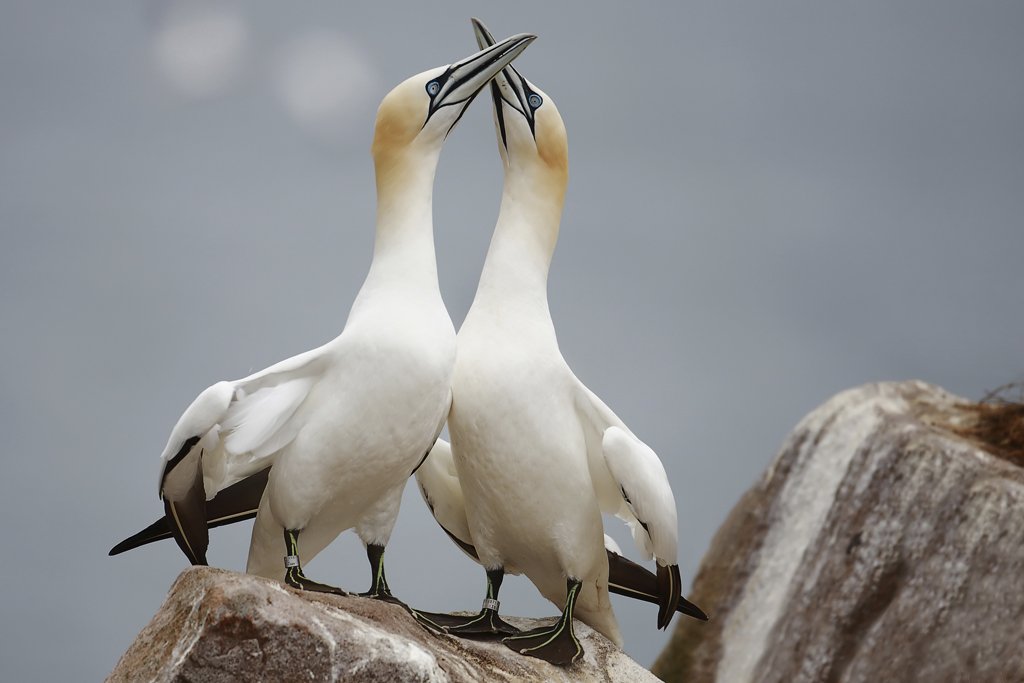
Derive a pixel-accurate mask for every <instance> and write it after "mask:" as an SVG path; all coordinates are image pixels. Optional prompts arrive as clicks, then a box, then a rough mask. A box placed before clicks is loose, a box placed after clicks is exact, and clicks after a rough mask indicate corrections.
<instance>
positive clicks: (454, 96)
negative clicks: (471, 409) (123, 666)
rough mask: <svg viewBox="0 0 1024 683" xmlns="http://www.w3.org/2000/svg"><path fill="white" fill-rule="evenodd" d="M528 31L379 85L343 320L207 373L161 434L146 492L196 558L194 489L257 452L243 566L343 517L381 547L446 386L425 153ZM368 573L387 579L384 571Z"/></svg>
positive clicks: (305, 545) (431, 154)
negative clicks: (260, 489)
mask: <svg viewBox="0 0 1024 683" xmlns="http://www.w3.org/2000/svg"><path fill="white" fill-rule="evenodd" d="M532 40H533V36H527V35H518V36H513V37H511V38H509V39H507V40H505V41H503V42H502V43H500V44H498V45H495V46H493V47H490V48H488V49H486V50H482V51H481V52H479V53H476V54H474V55H472V56H470V57H468V58H466V59H464V60H461V61H459V62H456V63H455V64H452V65H451V66H448V67H440V68H437V69H432V70H430V71H427V72H424V73H422V74H419V75H417V76H413V77H412V78H410V79H408V80H406V81H405V82H403V83H402V84H400V85H399V86H397V87H396V88H395V89H394V90H392V91H391V92H390V93H389V94H388V95H387V97H385V98H384V101H383V102H382V103H381V106H380V109H379V111H378V115H377V123H376V127H375V133H374V143H373V156H374V164H375V169H376V180H377V230H376V240H375V244H374V254H373V261H372V264H371V266H370V270H369V274H368V275H367V277H366V281H365V282H364V284H363V286H362V288H361V289H360V292H359V294H358V296H357V297H356V300H355V302H354V304H353V306H352V309H351V311H350V313H349V317H348V320H347V322H346V324H345V328H344V330H343V331H342V333H341V334H340V335H339V336H338V337H337V338H335V339H333V340H332V341H330V342H328V343H326V344H324V345H323V346H321V347H319V348H317V349H313V350H311V351H307V352H305V353H302V354H300V355H298V356H295V357H293V358H289V359H287V360H284V361H281V362H280V363H277V364H276V365H273V366H271V367H269V368H267V369H265V370H262V371H260V372H257V373H255V374H253V375H250V376H249V377H246V378H243V379H240V380H236V381H229V382H218V383H217V384H214V385H213V386H211V387H209V388H208V389H206V390H205V391H203V392H202V393H201V394H200V395H199V396H198V397H197V398H196V400H195V401H194V402H193V403H192V405H191V406H189V408H188V409H187V410H186V411H185V413H184V415H182V417H181V419H180V420H179V421H178V423H177V424H176V425H175V427H174V429H173V431H172V433H171V437H170V439H169V440H168V444H167V447H166V448H165V449H164V453H163V455H162V467H161V473H162V476H161V495H162V496H163V497H164V498H165V501H166V502H167V509H168V516H169V517H170V518H171V525H172V526H171V528H172V530H173V531H175V532H176V538H178V540H179V544H180V545H181V546H182V549H183V550H185V552H186V553H187V554H188V555H189V557H190V558H192V559H193V561H198V562H205V545H206V536H205V534H206V527H205V522H206V519H205V517H204V516H203V514H202V512H203V508H202V499H204V498H205V499H210V498H213V497H214V496H215V495H216V494H217V493H218V492H220V491H223V490H224V489H226V488H227V487H229V486H231V485H232V484H234V483H235V482H239V481H241V480H242V479H245V478H246V477H249V476H250V475H253V474H254V473H256V472H259V471H261V470H263V469H265V468H266V467H268V466H270V465H272V466H273V467H272V469H271V470H270V475H269V481H268V484H267V487H266V490H265V493H264V494H263V498H262V500H261V502H260V506H259V513H258V515H257V517H256V522H255V525H254V527H253V533H252V543H251V546H250V550H249V559H248V565H247V570H248V571H249V572H251V573H255V574H260V575H263V576H268V577H273V578H281V577H282V576H283V575H285V569H284V565H283V563H282V557H283V556H284V555H287V554H290V552H292V551H294V552H295V553H296V554H297V555H298V556H299V557H300V558H301V561H302V562H303V563H304V562H306V561H308V560H309V559H310V558H312V557H313V556H314V555H316V554H317V553H318V552H319V551H320V550H321V549H323V547H325V546H326V545H327V544H328V543H329V542H330V541H331V540H333V539H334V537H335V536H337V535H338V534H339V533H340V532H342V531H344V530H345V529H348V528H353V527H354V528H355V530H356V532H357V534H358V535H359V537H360V538H361V539H362V540H363V542H364V543H365V544H367V546H368V548H369V547H370V546H376V547H378V548H379V549H380V550H379V553H378V555H377V556H376V558H374V556H373V555H371V563H382V561H383V560H382V556H383V546H384V545H385V544H386V543H387V540H388V538H389V537H390V534H391V530H392V528H393V526H394V523H395V519H396V517H397V514H398V507H399V503H400V500H401V492H402V489H403V487H404V485H405V482H406V480H407V479H408V477H409V475H410V474H411V473H412V471H413V470H414V469H415V467H416V465H417V464H418V463H419V462H420V461H421V460H422V458H423V457H424V455H425V454H426V453H427V451H428V450H429V449H430V447H431V445H432V444H433V442H434V441H435V440H436V438H437V435H438V434H439V433H440V431H441V428H442V426H443V424H444V420H445V417H446V416H447V414H448V410H449V406H450V401H451V394H450V383H451V375H452V369H453V365H454V360H455V330H454V328H453V326H452V323H451V319H450V318H449V316H448V312H447V310H446V309H445V306H444V303H443V301H442V300H441V295H440V291H439V289H438V280H437V266H436V261H435V256H434V242H433V224H432V218H431V210H432V209H431V198H432V188H433V180H434V173H435V169H436V166H437V161H438V157H439V154H440V151H441V148H442V145H443V143H444V140H445V138H446V136H447V134H448V133H449V132H450V130H451V129H452V127H453V126H454V125H455V123H456V122H457V121H458V119H459V117H460V116H461V115H462V113H463V111H464V110H465V108H466V107H467V106H468V105H469V102H470V101H471V100H472V98H473V96H474V95H475V93H476V92H477V91H479V89H480V88H482V87H483V86H484V85H485V84H486V83H487V82H488V81H489V80H490V78H491V77H492V76H493V75H494V74H495V73H496V72H497V71H499V70H500V69H501V68H503V67H504V66H506V65H507V64H509V63H510V62H511V61H512V59H514V58H515V57H516V56H518V55H519V54H520V53H521V52H522V51H523V50H524V49H525V48H526V46H527V45H528V44H529V43H530V42H531V41H532ZM200 476H201V477H202V479H201V480H200V479H199V477H200ZM286 531H288V532H289V533H292V532H294V534H293V538H292V541H289V540H288V536H287V535H286V534H285V532H286ZM299 532H301V540H300V535H299ZM289 542H294V544H295V545H296V546H297V549H296V548H291V547H290V546H288V543H289ZM377 569H378V567H377V566H375V567H374V570H375V573H374V576H375V581H376V577H377V576H378V572H377ZM379 569H380V571H379V576H380V577H381V581H383V578H382V577H383V565H382V564H379ZM297 572H298V574H296V575H295V576H298V577H299V578H300V579H301V581H298V580H296V581H294V582H293V581H292V579H293V578H294V577H292V575H291V574H289V577H291V578H289V579H288V580H289V582H290V583H293V585H299V586H300V587H315V588H316V589H318V590H319V589H330V588H331V587H330V586H325V585H322V584H317V583H316V582H311V581H308V582H307V580H306V579H305V577H304V576H301V568H299V569H297ZM307 583H308V585H305V584H307ZM379 588H383V592H385V593H387V587H386V584H384V583H382V584H381V585H380V586H377V585H375V586H374V590H376V589H379ZM374 594H375V595H376V594H377V593H376V592H375V593H374ZM388 595H390V594H389V593H388Z"/></svg>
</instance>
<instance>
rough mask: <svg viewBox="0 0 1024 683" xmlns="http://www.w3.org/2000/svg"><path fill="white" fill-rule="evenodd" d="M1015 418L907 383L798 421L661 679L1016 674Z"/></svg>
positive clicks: (1021, 621)
mask: <svg viewBox="0 0 1024 683" xmlns="http://www.w3.org/2000/svg"><path fill="white" fill-rule="evenodd" d="M1021 427H1024V407H1022V406H1021V405H1019V404H1004V405H1002V406H1000V405H989V404H974V403H970V402H968V401H965V400H963V399H960V398H957V397H956V396H953V395H951V394H949V393H947V392H945V391H943V390H941V389H939V388H937V387H934V386H931V385H928V384H924V383H921V382H902V383H886V384H872V385H868V386H864V387H861V388H858V389H854V390H851V391H847V392H844V393H842V394H839V395H838V396H836V397H834V398H833V399H831V400H830V401H828V402H827V403H825V404H824V405H823V406H821V407H820V408H818V409H817V410H815V411H814V412H812V413H811V414H810V415H808V416H807V417H806V418H805V419H804V420H803V421H802V422H801V423H800V424H799V425H798V426H797V428H796V429H795V430H794V431H793V433H792V434H791V435H790V437H789V438H788V440H787V441H786V443H785V444H784V445H783V448H782V451H781V452H780V453H779V455H778V456H777V457H776V458H775V461H774V462H773V463H772V464H771V466H770V467H769V468H768V470H767V471H766V472H765V473H764V475H763V476H762V477H761V479H760V481H759V482H757V483H756V484H755V485H754V487H753V488H752V489H751V490H750V491H748V492H747V493H746V495H745V496H744V497H743V498H742V499H741V500H740V502H739V503H738V504H737V506H736V507H735V508H734V509H733V511H732V513H731V514H730V516H729V518H728V519H727V520H726V522H725V524H724V525H723V526H722V527H721V528H720V529H719V531H718V533H717V535H716V536H715V538H714V541H713V542H712V546H711V548H710V549H709V551H708V552H707V554H706V555H705V557H704V559H703V562H702V565H701V569H700V571H699V573H698V575H697V578H696V580H695V583H694V590H693V592H692V596H691V597H692V599H693V600H694V601H695V602H697V603H698V604H699V605H701V606H702V607H704V608H705V609H706V610H707V611H708V613H709V614H713V615H714V617H715V618H714V620H713V621H711V622H710V623H708V624H700V625H699V627H696V626H695V625H694V624H693V623H691V622H688V621H686V620H681V621H680V622H679V626H678V628H677V630H676V631H675V633H674V634H673V638H672V641H671V642H670V644H669V646H668V648H667V649H666V650H665V652H664V653H663V654H662V655H661V657H660V658H659V659H658V661H657V662H656V663H655V666H654V669H653V670H654V673H655V674H657V675H659V676H661V677H662V678H664V679H665V680H672V681H687V682H689V683H704V682H707V681H720V682H722V683H747V682H753V681H757V682H769V681H772V682H775V681H777V682H779V683H782V682H785V683H801V682H804V681H814V682H818V681H821V682H826V683H854V682H860V681H865V682H867V681H871V682H872V683H874V682H877V681H901V682H911V681H922V682H923V681H928V682H930V683H931V682H937V681H943V682H945V681H965V682H966V681H1024V646H1022V645H1021V643H1022V642H1024V469H1022V468H1021V467H1020V466H1019V464H1020V463H1022V462H1024V458H1022V457H1021V456H1022V454H1024V439H1022V438H1021V437H1022V435H1024V430H1022V429H1021Z"/></svg>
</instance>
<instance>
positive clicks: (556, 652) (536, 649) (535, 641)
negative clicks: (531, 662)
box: [502, 580, 583, 666]
mask: <svg viewBox="0 0 1024 683" xmlns="http://www.w3.org/2000/svg"><path fill="white" fill-rule="evenodd" d="M580 585H581V584H580V582H579V581H573V580H570V581H569V584H568V594H567V595H566V598H565V611H564V612H562V616H561V617H560V618H559V620H558V621H556V622H555V623H554V624H553V625H551V626H542V627H540V628H535V629H531V630H529V631H523V632H522V633H519V634H518V635H514V636H509V637H508V638H505V639H504V640H503V641H502V642H503V643H505V645H506V646H507V647H509V648H511V649H513V650H515V651H516V652H518V653H519V654H523V655H529V656H530V657H536V658H537V659H543V660H544V661H545V662H548V663H550V664H554V665H555V666H569V665H570V664H572V663H574V662H576V661H577V660H578V659H579V658H580V657H582V656H583V646H582V645H581V644H580V641H579V640H577V639H576V633H575V632H574V631H573V628H572V611H573V607H574V606H575V604H576V596H577V595H578V594H579V590H580Z"/></svg>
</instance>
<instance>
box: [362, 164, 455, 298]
mask: <svg viewBox="0 0 1024 683" xmlns="http://www.w3.org/2000/svg"><path fill="white" fill-rule="evenodd" d="M439 154H440V150H439V149H438V150H431V149H426V150H424V149H416V148H410V149H406V150H404V151H403V153H401V154H397V155H394V156H392V157H390V158H388V159H386V160H380V159H378V160H376V162H377V163H376V172H377V232H376V237H375V239H374V245H373V262H372V263H371V264H370V272H369V273H368V274H367V276H366V281H365V282H364V283H363V288H362V290H360V297H362V296H364V295H368V294H370V293H372V292H376V291H380V290H381V289H394V288H396V287H397V288H402V289H414V290H420V291H423V290H426V291H434V292H436V291H439V287H438V281H437V259H436V257H435V253H434V221H433V191H434V173H435V171H436V170H437V161H438V157H439Z"/></svg>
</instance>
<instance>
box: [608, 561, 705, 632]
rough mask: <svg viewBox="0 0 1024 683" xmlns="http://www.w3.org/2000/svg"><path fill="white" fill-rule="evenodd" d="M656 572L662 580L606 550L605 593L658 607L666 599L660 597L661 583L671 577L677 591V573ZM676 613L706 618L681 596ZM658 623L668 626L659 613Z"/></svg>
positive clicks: (698, 608)
mask: <svg viewBox="0 0 1024 683" xmlns="http://www.w3.org/2000/svg"><path fill="white" fill-rule="evenodd" d="M658 569H659V571H661V572H662V573H663V574H664V575H665V576H663V580H660V581H659V578H658V576H656V575H655V574H654V573H653V572H650V571H648V570H647V569H646V568H645V567H642V566H641V565H639V564H637V563H636V562H633V561H632V560H629V559H626V558H625V557H623V556H622V555H619V554H617V553H614V552H612V551H611V550H609V551H608V590H609V591H611V592H612V593H617V594H618V595H624V596H626V597H627V598H633V599H634V600H643V601H644V602H650V603H652V604H655V605H659V606H661V605H662V604H663V603H664V602H665V601H666V597H670V596H665V595H663V593H664V592H665V590H664V584H665V583H666V582H665V581H664V578H667V577H668V576H672V577H673V578H674V585H675V590H676V591H678V590H679V574H678V573H675V574H674V575H673V574H671V569H670V568H669V567H658ZM677 572H678V570H677ZM669 590H671V589H669ZM676 611H678V612H682V613H683V614H685V615H687V616H690V617H693V618H694V619H700V620H701V621H707V620H708V615H706V614H705V613H704V610H702V609H701V608H700V607H697V605H695V604H693V603H692V602H690V601H689V600H687V599H686V598H684V597H681V596H680V597H679V605H678V607H677V608H676ZM669 616H670V615H669ZM662 622H663V623H664V624H665V625H666V626H667V625H668V622H667V621H666V620H665V619H664V615H661V614H659V624H660V623H662ZM662 628H664V626H662Z"/></svg>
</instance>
